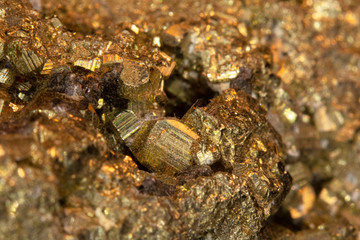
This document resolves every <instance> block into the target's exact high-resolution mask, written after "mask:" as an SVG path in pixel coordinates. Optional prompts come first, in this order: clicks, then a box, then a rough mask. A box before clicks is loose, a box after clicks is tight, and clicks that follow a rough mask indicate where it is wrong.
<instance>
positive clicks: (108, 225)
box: [0, 0, 291, 239]
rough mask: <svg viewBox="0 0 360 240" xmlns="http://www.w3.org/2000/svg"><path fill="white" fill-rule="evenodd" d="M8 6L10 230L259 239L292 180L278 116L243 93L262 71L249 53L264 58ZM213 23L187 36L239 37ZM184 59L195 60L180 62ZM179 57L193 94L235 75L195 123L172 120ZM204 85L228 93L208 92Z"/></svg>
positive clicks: (4, 56) (0, 61)
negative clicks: (88, 31)
mask: <svg viewBox="0 0 360 240" xmlns="http://www.w3.org/2000/svg"><path fill="white" fill-rule="evenodd" d="M31 4H33V6H34V7H35V8H39V7H40V6H41V2H35V1H32V2H31ZM80 6H81V4H80ZM0 10H1V15H0V27H1V29H4V31H2V32H0V40H1V41H0V43H1V48H0V50H1V52H0V53H1V54H0V57H1V58H0V74H1V75H0V81H1V82H0V83H1V86H0V93H1V94H0V100H1V101H0V104H1V107H0V135H1V136H2V137H1V138H0V177H1V178H0V206H1V210H2V212H3V215H2V218H1V219H0V221H1V227H0V235H1V236H4V237H5V238H6V239H16V238H19V239H29V238H37V239H45V238H46V239H174V238H178V239H194V238H204V237H208V238H214V239H239V238H240V239H251V238H254V237H256V236H257V235H258V234H259V233H260V231H261V229H262V228H263V226H264V224H265V223H266V220H267V219H268V218H269V217H270V215H271V214H273V213H274V212H275V211H276V210H277V209H278V208H279V206H280V204H281V202H282V201H283V199H284V198H285V196H286V194H287V192H288V191H289V189H290V185H291V178H290V175H289V174H288V173H287V171H286V170H285V166H284V155H283V149H282V143H281V140H280V137H279V136H278V134H277V133H276V131H275V130H274V129H273V128H272V126H271V125H270V124H269V123H268V121H267V119H266V111H265V110H264V109H263V108H262V107H261V106H259V105H258V104H257V102H256V100H255V99H253V98H251V97H250V96H249V95H247V93H245V92H243V91H242V89H243V90H246V91H248V92H249V86H250V85H249V84H250V79H251V77H252V69H253V70H254V71H257V66H255V65H254V66H252V65H251V64H250V62H252V60H249V61H248V59H247V58H249V57H250V56H252V55H255V53H254V54H252V53H251V52H249V51H248V52H247V53H246V52H243V51H242V50H241V49H240V48H242V47H243V45H238V46H239V48H238V50H237V52H233V51H232V48H228V47H226V46H227V43H229V44H230V43H231V44H236V41H238V40H239V39H242V38H244V37H242V36H241V35H240V34H237V33H235V32H234V35H231V36H228V37H224V38H219V39H213V40H214V42H213V43H212V44H215V45H220V44H222V48H219V49H217V50H219V51H220V52H217V50H216V51H215V48H214V47H212V48H211V52H210V54H211V55H214V54H215V55H216V54H228V55H229V54H235V55H236V57H234V58H231V59H227V58H225V59H224V60H225V62H224V61H223V60H221V59H216V61H213V60H211V59H212V58H213V56H210V58H208V57H206V56H205V55H206V54H207V53H205V52H206V49H207V48H210V46H208V45H206V44H207V43H206V42H205V41H203V42H202V43H200V45H201V46H200V45H197V44H198V43H196V42H194V41H193V40H194V38H193V37H192V40H191V39H187V38H186V37H182V39H179V42H180V43H179V44H180V45H183V47H182V48H181V49H179V48H177V46H175V45H174V44H173V43H171V37H172V35H171V34H172V33H169V31H166V32H164V34H163V35H161V38H160V40H159V39H158V40H155V39H156V38H155V39H153V40H150V39H152V37H149V36H152V35H151V34H152V33H145V31H144V30H143V27H144V26H142V28H141V29H140V28H139V27H137V26H136V25H133V24H132V25H128V24H125V23H124V24H123V26H122V27H119V28H118V29H117V30H114V31H113V32H112V34H113V35H112V36H111V37H109V36H107V37H106V34H103V36H101V34H98V35H91V36H90V35H83V33H82V32H81V31H80V32H75V33H73V32H70V31H69V30H68V28H67V27H65V26H64V25H63V23H62V21H63V20H60V19H59V18H54V17H50V18H42V17H41V15H40V13H39V12H36V11H35V10H33V9H32V7H31V5H30V3H28V2H25V1H23V0H13V1H12V0H11V1H7V2H0ZM99 12H101V11H99ZM201 18H203V17H201ZM211 18H212V16H206V17H205V18H203V20H201V21H200V22H198V23H193V24H194V26H196V25H199V26H202V27H201V28H200V29H199V31H198V30H197V28H196V27H192V28H188V29H186V30H187V31H188V32H187V33H186V34H185V33H184V36H185V35H186V36H189V37H190V36H191V35H192V34H196V32H197V33H198V34H199V36H198V37H199V38H204V39H205V38H209V37H210V35H214V34H215V35H216V34H218V35H219V36H221V35H223V34H224V33H225V32H227V31H230V29H232V30H231V31H237V30H236V28H233V27H232V26H231V25H228V26H227V28H226V30H224V31H225V32H221V31H220V32H217V31H218V30H217V29H218V28H219V27H220V24H221V23H223V22H222V21H215V22H210V23H209V24H206V23H205V22H203V21H208V20H209V21H210V20H211ZM199 19H200V18H199ZM206 19H208V20H206ZM64 22H66V20H65V21H64ZM187 24H190V23H187ZM101 25H102V26H104V25H103V24H101ZM204 26H207V27H206V28H209V30H211V31H210V33H208V30H206V28H204ZM174 28H176V25H174V26H169V29H174ZM103 30H104V31H105V29H103ZM209 34H210V35H209ZM105 39H106V40H105ZM165 39H167V40H165ZM169 39H170V40H169ZM223 40H226V41H227V42H226V44H223V42H224V41H223ZM244 41H245V39H244ZM165 42H167V43H168V45H166V46H165V45H164V46H165V47H164V48H160V47H161V46H163V45H162V44H163V43H165ZM195 45H196V46H195ZM171 47H174V50H173V51H170V50H169V48H171ZM194 47H195V48H197V49H198V51H197V52H195V53H194V52H191V51H190V49H192V48H194ZM213 51H215V52H213ZM177 54H184V55H186V54H188V55H187V57H188V58H189V59H190V58H191V59H192V60H191V62H188V63H189V64H188V65H186V64H183V63H184V62H183V63H180V62H179V61H180V58H177V57H176V56H175V55H177ZM199 56H204V58H203V59H202V60H201V61H198V58H199ZM256 58H259V59H262V57H256ZM209 59H210V62H209ZM176 61H178V67H177V70H176V72H177V73H174V76H175V78H177V79H178V80H179V81H178V82H176V81H170V82H172V83H178V84H180V85H182V84H183V85H185V86H187V87H189V88H192V87H193V86H194V84H203V83H201V82H200V81H202V80H206V81H207V82H208V84H209V86H210V87H213V88H214V86H212V85H211V84H214V83H215V84H218V83H222V82H225V85H222V87H221V89H219V88H218V89H217V90H219V92H222V90H224V89H227V90H226V91H224V92H223V93H222V94H220V95H219V96H217V97H215V98H213V99H212V100H211V102H210V103H209V104H208V105H206V106H204V107H193V108H191V109H190V110H189V111H188V112H187V114H186V115H185V116H184V117H183V118H182V119H179V118H175V117H172V118H171V117H166V116H165V114H166V108H168V107H167V103H168V99H167V95H166V94H165V88H166V89H167V88H168V86H169V85H168V84H165V81H167V78H169V77H170V75H171V74H172V73H173V70H174V68H175V62H176ZM217 61H219V62H217ZM220 62H222V63H221V64H220ZM191 65H194V69H197V70H196V71H198V73H200V72H201V74H198V76H199V77H198V78H196V79H195V78H193V79H191V78H188V79H185V78H184V75H186V72H189V71H190V72H191V73H190V75H193V73H194V71H193V70H194V69H190V68H191V67H190V66H191ZM217 66H219V67H220V68H219V69H215V68H216V67H217ZM181 69H183V71H182V70H181ZM200 69H202V70H200ZM222 72H224V73H222ZM178 73H180V74H178ZM200 76H204V77H205V78H204V79H202V78H201V77H200ZM230 83H231V84H230ZM165 85H166V86H165ZM230 85H231V86H232V87H234V88H236V89H237V90H236V91H235V90H234V89H232V88H230V89H228V88H229V87H230ZM172 86H173V90H174V91H173V97H174V99H175V100H174V102H175V103H176V104H178V103H179V102H180V103H181V101H179V99H180V98H179V97H178V95H179V89H176V87H175V88H174V85H172ZM215 89H216V88H215ZM207 91H209V92H208V93H207ZM199 92H201V93H203V94H204V95H214V94H215V93H214V92H212V91H211V90H210V89H209V88H208V87H203V90H202V91H199ZM188 94H192V95H193V98H197V97H199V95H198V94H197V91H193V93H185V96H184V97H183V98H182V100H184V101H185V102H187V104H192V103H193V99H189V98H188ZM170 108H172V107H170ZM167 114H169V111H168V112H167ZM133 159H134V160H133ZM9 224H10V225H11V227H10V225H9Z"/></svg>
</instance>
